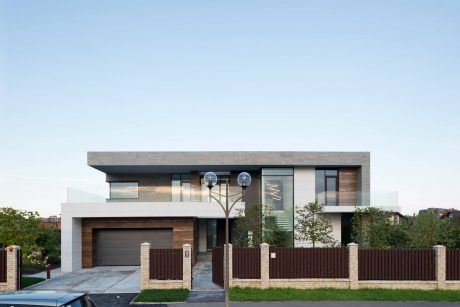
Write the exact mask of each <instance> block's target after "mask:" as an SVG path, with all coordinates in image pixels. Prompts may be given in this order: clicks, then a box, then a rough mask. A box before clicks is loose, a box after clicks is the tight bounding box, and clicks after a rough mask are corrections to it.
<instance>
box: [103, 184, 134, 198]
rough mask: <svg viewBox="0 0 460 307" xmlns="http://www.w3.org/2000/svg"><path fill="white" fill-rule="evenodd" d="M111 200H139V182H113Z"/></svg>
mask: <svg viewBox="0 0 460 307" xmlns="http://www.w3.org/2000/svg"><path fill="white" fill-rule="evenodd" d="M110 198H112V199H120V198H139V183H138V182H111V183H110Z"/></svg>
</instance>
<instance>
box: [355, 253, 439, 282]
mask: <svg viewBox="0 0 460 307" xmlns="http://www.w3.org/2000/svg"><path fill="white" fill-rule="evenodd" d="M435 258H436V255H435V252H434V250H376V249H375V250H374V249H369V250H366V249H360V250H359V252H358V263H359V270H358V271H359V280H435V279H436V269H435V261H436V259H435Z"/></svg>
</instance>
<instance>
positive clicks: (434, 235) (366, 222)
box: [352, 207, 460, 248]
mask: <svg viewBox="0 0 460 307" xmlns="http://www.w3.org/2000/svg"><path fill="white" fill-rule="evenodd" d="M352 224H353V233H352V238H353V240H354V241H355V242H356V243H358V244H359V245H360V246H362V247H365V248H432V247H433V246H434V245H437V244H442V245H444V246H446V247H449V248H453V247H457V248H458V247H460V245H459V243H460V240H459V234H460V228H459V227H458V226H456V225H455V224H454V223H453V222H452V221H451V220H449V219H440V218H439V217H438V216H437V215H436V213H435V212H433V211H430V210H428V211H426V212H424V213H420V214H419V215H417V216H414V217H407V218H405V219H403V220H402V221H401V222H400V223H399V224H394V223H391V221H390V219H389V218H388V216H387V213H385V212H384V211H382V210H381V209H378V208H373V207H368V208H365V209H356V211H355V214H354V216H353V219H352Z"/></svg>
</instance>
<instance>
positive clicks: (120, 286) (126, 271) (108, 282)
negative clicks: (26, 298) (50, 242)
mask: <svg viewBox="0 0 460 307" xmlns="http://www.w3.org/2000/svg"><path fill="white" fill-rule="evenodd" d="M140 276H141V275H140V267H138V266H115V267H114V266H99V267H95V268H92V269H81V270H78V271H75V272H72V273H67V274H63V275H60V276H57V277H55V278H52V279H50V280H47V281H45V282H42V283H40V284H37V285H34V286H31V287H28V288H27V290H63V291H74V292H79V291H81V292H87V293H138V292H140Z"/></svg>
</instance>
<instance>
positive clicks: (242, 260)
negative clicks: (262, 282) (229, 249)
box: [232, 247, 260, 279]
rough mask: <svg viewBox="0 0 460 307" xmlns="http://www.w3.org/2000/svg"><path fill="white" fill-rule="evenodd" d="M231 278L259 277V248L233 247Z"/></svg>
mask: <svg viewBox="0 0 460 307" xmlns="http://www.w3.org/2000/svg"><path fill="white" fill-rule="evenodd" d="M232 265H233V270H232V271H233V278H240V279H251V278H254V279H259V278H260V248H258V247H257V248H251V247H234V248H233V263H232Z"/></svg>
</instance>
